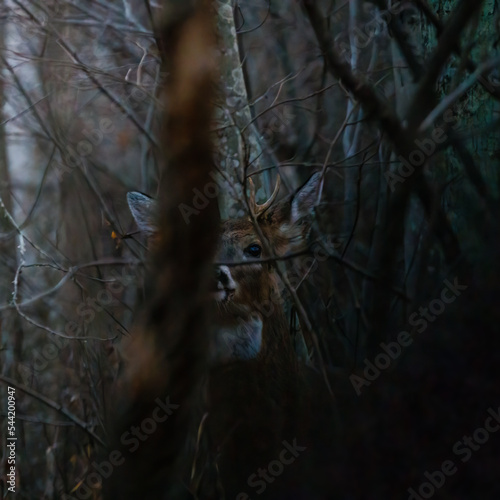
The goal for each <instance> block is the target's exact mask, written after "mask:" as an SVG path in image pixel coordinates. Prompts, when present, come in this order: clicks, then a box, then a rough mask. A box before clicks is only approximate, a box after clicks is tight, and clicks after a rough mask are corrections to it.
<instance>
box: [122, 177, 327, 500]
mask: <svg viewBox="0 0 500 500" xmlns="http://www.w3.org/2000/svg"><path fill="white" fill-rule="evenodd" d="M320 182H321V174H320V173H315V174H313V175H312V177H311V178H310V179H309V180H308V181H307V182H306V183H305V184H304V185H303V186H302V187H301V188H300V189H298V190H297V191H296V192H295V193H292V194H291V195H288V196H287V197H285V198H284V199H282V200H280V201H279V202H276V200H277V196H278V193H279V189H280V181H279V177H278V180H277V183H276V187H275V189H274V191H273V193H272V195H271V197H270V198H269V199H268V200H267V201H266V202H265V203H263V204H258V203H257V202H256V198H255V188H254V186H253V182H251V179H250V182H249V185H250V196H249V198H248V208H249V215H248V216H247V217H243V218H238V219H233V220H227V221H225V222H223V223H222V224H221V228H220V237H219V241H220V243H219V247H218V251H217V257H216V263H214V275H213V287H212V293H211V295H212V296H211V297H210V300H211V304H212V306H213V307H212V308H213V323H214V324H213V331H214V338H213V341H212V349H211V352H210V353H208V354H207V356H209V358H210V361H211V369H210V373H209V376H208V382H207V395H208V396H207V400H208V403H207V405H208V418H207V420H206V423H204V426H203V431H204V432H205V433H206V435H207V436H208V438H207V440H206V443H207V444H206V450H205V451H206V453H207V455H208V456H210V459H207V458H205V459H204V461H203V460H202V462H204V463H209V462H210V461H211V463H212V464H214V463H215V465H214V466H213V467H211V468H210V467H208V469H210V470H212V473H209V472H207V471H206V470H201V472H200V471H198V472H196V473H193V474H192V478H191V479H192V481H191V483H192V484H193V485H194V486H193V489H196V490H198V492H199V494H198V496H197V497H198V498H205V497H206V498H214V496H215V497H216V493H215V490H216V489H217V487H216V486H213V485H214V484H216V485H223V488H224V490H225V494H226V496H227V497H228V498H229V497H231V498H234V497H235V496H236V495H239V494H240V493H241V492H244V491H245V488H246V491H249V496H248V497H245V496H241V497H238V498H249V497H250V496H251V495H252V493H253V494H255V493H256V492H258V494H259V495H260V497H261V498H266V496H265V495H262V493H263V492H264V490H266V489H267V488H268V489H269V495H270V496H269V498H273V499H278V498H290V496H289V495H290V491H291V490H290V488H291V486H290V485H291V484H294V485H295V481H296V480H298V478H299V477H300V474H298V473H297V470H304V465H305V464H306V463H308V462H311V460H310V459H307V458H303V459H302V461H303V464H302V466H299V468H298V469H297V467H295V469H294V467H293V465H290V466H289V467H290V471H289V476H288V479H287V480H285V479H283V480H282V481H280V482H279V483H280V484H278V485H271V484H270V483H271V482H274V479H273V478H271V479H270V480H269V481H267V480H266V479H262V478H258V476H256V477H255V478H253V476H252V473H254V472H255V471H256V470H260V469H259V468H261V467H262V466H264V465H265V464H266V463H270V462H272V461H273V460H274V459H277V458H278V457H279V456H280V453H281V452H282V450H283V449H284V447H286V446H287V445H290V443H294V442H297V445H296V446H297V448H298V449H303V448H304V449H308V447H309V448H310V447H311V446H312V445H311V444H310V443H311V442H312V441H314V439H313V440H311V435H310V434H311V433H310V432H307V431H305V429H311V428H312V427H318V421H317V419H316V418H315V417H316V416H315V415H312V413H314V411H313V410H312V408H313V407H314V405H315V404H316V403H318V405H317V406H319V407H320V409H319V412H320V413H321V412H323V410H324V407H323V403H324V401H325V400H326V397H325V391H324V390H323V389H324V388H322V389H320V391H319V392H320V393H321V395H320V396H319V397H317V396H316V394H317V393H318V391H317V390H316V389H317V388H318V387H321V385H322V382H321V380H320V381H319V382H318V380H317V378H318V377H316V374H314V373H311V371H310V370H308V369H307V368H306V367H304V366H303V365H302V364H301V363H300V362H299V359H298V357H297V355H296V352H295V349H294V345H293V342H292V339H291V336H290V333H289V327H288V321H287V317H286V314H285V308H284V301H283V300H282V297H281V296H280V281H279V277H278V275H277V273H276V270H275V261H274V259H279V258H280V257H283V256H285V255H290V254H292V253H295V252H298V251H300V250H303V249H304V247H305V246H307V241H308V237H309V233H310V230H311V221H312V210H313V207H314V206H315V204H316V202H317V199H318V189H319V185H320ZM127 201H128V206H129V208H130V211H131V213H132V216H133V218H134V220H135V222H136V224H137V226H138V228H139V230H140V231H142V232H144V233H145V234H146V235H147V236H148V239H149V241H150V243H149V245H154V241H155V238H156V237H157V232H158V228H157V225H156V215H157V208H156V202H155V201H154V200H153V199H152V198H150V197H148V196H146V195H144V194H142V193H139V192H129V193H128V194H127ZM270 306H271V307H270ZM311 376H312V377H313V378H315V377H316V379H315V383H314V384H312V385H311V384H310V379H311ZM311 387H314V390H312V389H311ZM328 404H329V403H327V405H328ZM331 414H332V413H331V412H328V411H327V412H325V415H331ZM325 425H326V426H329V425H330V426H333V421H328V419H326V424H325V423H321V424H320V426H323V427H324V426H325ZM328 434H329V432H328ZM301 439H302V441H301ZM283 443H285V444H283ZM244 450H246V451H244ZM304 453H306V452H305V451H304ZM309 453H310V454H311V451H310V450H309ZM198 462H199V460H198ZM297 462H300V457H298V458H297ZM315 467H316V466H315ZM296 469H297V470H296ZM214 471H216V472H214ZM211 474H212V476H213V475H214V474H215V476H217V477H216V478H215V479H214V477H210V476H211ZM193 476H197V479H196V478H194V479H193ZM249 477H252V478H253V479H254V481H253V486H252V484H250V483H251V482H252V481H249ZM276 482H277V483H278V481H277V480H276ZM210 484H211V485H212V486H211V487H212V490H213V491H212V493H211V494H207V493H206V491H207V490H210V486H209V485H210ZM249 487H250V488H252V487H254V488H256V489H254V490H251V489H250V490H248V488H249ZM295 487H296V485H295V486H294V487H293V491H297V490H296V488H295ZM261 490H262V491H261ZM202 492H204V493H202ZM293 498H297V499H299V498H302V496H300V494H299V493H294V496H293ZM303 498H314V495H313V494H312V492H311V491H309V490H308V491H306V492H304V496H303Z"/></svg>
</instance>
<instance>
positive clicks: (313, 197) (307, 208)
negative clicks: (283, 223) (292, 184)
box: [289, 172, 321, 224]
mask: <svg viewBox="0 0 500 500" xmlns="http://www.w3.org/2000/svg"><path fill="white" fill-rule="evenodd" d="M320 182H321V173H320V172H316V173H315V174H313V175H312V176H311V178H310V179H309V180H308V181H307V182H306V183H305V184H304V186H302V187H301V188H300V189H299V190H298V191H297V192H296V193H295V195H294V197H293V198H292V202H291V207H290V209H291V211H290V222H289V223H290V224H296V223H297V222H298V221H300V219H303V218H304V217H306V216H308V215H311V214H312V210H313V208H314V207H315V206H316V205H317V203H318V190H319V185H320Z"/></svg>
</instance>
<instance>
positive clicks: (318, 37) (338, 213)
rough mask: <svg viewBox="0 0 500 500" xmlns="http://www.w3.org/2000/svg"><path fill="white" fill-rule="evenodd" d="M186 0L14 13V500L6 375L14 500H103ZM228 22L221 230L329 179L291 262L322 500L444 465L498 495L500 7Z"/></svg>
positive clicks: (229, 17) (4, 165)
mask: <svg viewBox="0 0 500 500" xmlns="http://www.w3.org/2000/svg"><path fill="white" fill-rule="evenodd" d="M188 3H189V2H188ZM188 3H187V4H188ZM187 4H186V5H187ZM179 5H180V3H179V2H175V1H172V2H169V1H167V0H158V1H156V0H144V1H143V0H123V1H119V0H107V1H101V0H88V1H83V0H64V1H62V0H61V1H57V0H45V1H43V2H41V1H37V0H19V1H18V0H0V68H1V72H0V103H1V106H0V124H1V126H0V370H1V374H0V395H1V396H0V401H1V407H0V426H1V429H2V431H1V434H0V435H1V439H2V451H1V453H0V457H1V462H0V464H1V469H0V497H1V498H3V497H4V496H6V495H7V483H6V475H5V474H6V471H7V468H6V467H7V448H6V445H7V441H6V437H7V435H6V432H5V431H6V428H7V419H6V416H7V387H8V386H12V387H15V388H16V404H17V407H16V432H17V437H18V440H17V465H16V466H17V488H16V490H17V494H16V498H21V499H38V498H43V499H56V498H64V495H73V496H74V497H75V498H95V499H99V498H102V484H101V482H100V480H99V479H97V480H93V481H91V482H88V481H87V477H88V476H89V474H90V473H92V472H93V471H94V466H93V465H92V464H93V463H94V462H96V461H97V462H99V460H101V458H102V456H105V455H106V453H107V452H106V451H105V450H107V449H108V448H107V446H108V445H109V442H110V439H111V438H110V435H109V433H108V431H107V429H109V426H110V425H111V424H110V422H112V414H113V411H114V410H115V409H116V408H114V403H113V401H114V399H113V398H114V396H115V392H116V387H117V385H119V383H120V377H121V375H122V373H123V366H124V363H126V361H127V360H126V359H125V358H124V355H123V345H125V344H126V343H127V342H128V339H130V337H133V335H134V333H133V332H134V331H136V330H135V329H136V328H137V326H136V327H133V325H134V324H137V323H138V322H139V323H140V322H141V318H142V316H140V314H139V313H138V311H140V310H144V307H147V303H148V297H149V295H148V289H149V288H151V287H154V284H153V283H152V281H153V280H154V273H150V272H148V265H147V264H146V265H145V262H147V261H148V257H149V256H150V252H149V251H148V250H147V243H146V240H145V238H144V237H143V235H141V234H139V233H138V232H137V227H136V226H135V224H134V222H133V220H132V216H131V214H130V212H129V210H128V207H127V202H126V193H127V192H128V191H131V190H138V191H141V192H144V193H147V194H149V195H151V196H154V197H157V198H162V196H168V193H162V192H161V189H160V188H159V186H161V181H162V178H164V177H165V175H164V167H163V158H164V155H165V148H164V146H165V141H164V140H163V135H162V134H163V129H162V120H163V115H164V110H165V109H168V106H169V97H168V94H167V96H166V97H165V96H164V94H163V93H162V92H161V89H162V88H163V86H164V84H165V81H167V82H168V78H169V72H168V70H165V68H166V67H168V65H167V66H165V64H164V63H165V58H166V57H167V59H168V51H167V52H165V47H164V45H162V43H161V40H162V39H161V36H160V35H159V34H158V33H161V27H162V26H164V25H165V23H167V24H168V22H171V19H172V16H174V17H175V15H176V12H177V11H176V9H181V10H182V8H181V7H179ZM215 10H216V11H217V12H216V13H215ZM169 16H170V17H169ZM213 19H214V25H216V31H217V39H218V44H219V45H218V55H219V66H218V72H219V74H218V75H217V78H216V82H215V84H214V88H215V90H214V97H213V102H211V106H213V109H214V117H213V120H212V128H211V132H212V139H213V145H214V152H215V154H214V162H215V174H214V175H215V177H216V179H217V182H218V185H219V186H220V187H221V189H220V193H219V196H218V199H217V201H218V207H219V211H220V214H221V217H222V218H223V219H228V218H235V217H240V216H244V215H245V210H246V208H245V204H244V198H245V197H244V194H243V183H242V181H241V180H242V178H243V177H244V176H252V178H253V179H254V182H255V184H256V187H257V198H258V199H260V200H264V199H266V198H268V197H269V195H270V194H271V192H272V190H273V187H274V185H275V183H276V178H277V175H278V173H279V175H280V178H281V191H280V197H282V196H285V195H286V194H289V193H292V192H294V190H296V189H297V188H298V187H299V186H301V185H303V184H304V183H305V182H306V181H307V180H308V179H309V178H310V176H311V175H312V174H313V173H315V172H320V173H321V175H322V178H323V181H322V184H321V196H320V198H319V199H318V203H317V205H316V207H315V209H314V213H313V219H314V224H313V231H312V235H311V242H310V243H311V245H310V248H311V252H309V254H306V255H301V256H299V257H297V258H296V259H293V260H292V259H291V260H287V261H286V262H280V263H278V267H279V269H280V272H281V273H286V275H287V276H288V277H291V276H293V278H294V280H293V287H294V290H296V293H292V294H290V293H289V292H290V290H288V291H287V289H286V288H287V287H286V286H285V287H284V291H283V293H284V296H286V297H287V302H286V310H287V313H288V317H289V319H290V330H291V332H290V333H291V334H293V336H294V338H296V339H298V340H297V341H296V345H300V347H298V348H297V356H298V357H300V358H301V359H302V360H303V361H304V362H307V363H308V364H309V365H310V366H312V367H314V369H316V370H317V371H318V372H319V373H322V374H323V375H324V376H325V378H326V379H328V380H329V383H330V384H331V385H332V386H333V388H334V392H335V391H338V392H339V393H340V394H341V396H340V397H339V396H338V395H337V400H336V403H335V404H337V407H338V408H337V409H338V413H339V418H340V419H341V420H342V421H343V427H342V429H343V430H342V434H343V436H344V437H343V441H342V449H341V450H340V451H339V458H338V462H337V464H336V465H335V466H332V472H331V475H332V484H333V483H334V484H335V493H331V492H329V493H325V496H324V498H325V499H326V498H339V499H351V498H365V499H372V498H373V499H379V498H380V499H388V498H395V499H399V498H411V493H410V492H409V490H408V489H409V488H413V489H414V490H415V491H416V492H417V494H418V495H420V496H421V498H430V496H425V495H426V494H428V493H429V491H430V490H429V489H428V490H425V488H424V489H423V490H420V492H419V488H420V487H421V485H422V484H423V483H424V482H426V481H427V482H429V479H428V477H427V476H426V475H425V473H426V472H427V473H428V474H430V473H432V472H434V471H436V470H442V464H443V462H444V461H446V460H453V461H454V463H455V464H456V465H457V470H456V472H454V473H453V474H450V475H449V476H446V481H445V483H444V485H443V486H440V487H437V486H435V485H433V483H432V481H431V486H432V488H433V490H432V494H431V496H434V497H435V498H446V499H448V498H449V499H472V498H484V499H490V498H491V499H493V498H498V494H499V493H500V487H499V486H498V481H497V479H496V477H497V473H498V458H499V453H498V452H499V449H500V434H498V433H495V432H493V431H489V432H488V433H487V438H486V439H484V433H482V432H479V431H477V430H478V429H480V428H482V429H484V428H485V421H486V420H487V419H488V417H489V416H490V415H492V414H498V412H499V407H500V390H499V385H498V382H499V373H498V370H499V366H500V350H499V348H500V340H499V335H498V331H499V329H498V324H499V320H500V317H499V314H500V307H499V306H500V301H499V299H500V293H499V286H498V279H499V273H498V255H499V250H500V248H499V245H500V239H499V229H500V228H499V224H498V216H499V208H500V206H499V196H500V177H499V172H500V170H499V167H500V153H499V152H500V144H499V141H500V134H499V120H500V115H499V111H500V52H499V42H500V39H499V36H500V35H499V33H500V5H499V3H498V1H497V0H484V1H476V2H469V1H467V0H414V1H403V2H392V1H390V0H389V1H387V0H373V1H362V0H351V1H345V0H343V1H338V0H337V1H333V0H332V1H327V0H318V1H316V2H312V1H307V0H304V1H296V0H282V1H274V0H268V1H264V0H262V1H261V0H255V1H252V2H238V1H230V0H222V1H218V2H215V4H214V13H213ZM166 54H167V55H166ZM162 60H163V63H162ZM167 62H168V61H167ZM185 64H186V65H189V64H190V61H186V62H185ZM167 153H168V152H167ZM186 227H188V225H186ZM187 230H188V229H186V231H187ZM318 249H319V250H318ZM184 250H185V251H186V252H189V251H190V249H189V248H187V249H184ZM314 250H316V252H314ZM445 288H447V289H448V290H450V292H449V293H448V292H446V293H447V295H445V297H451V295H453V296H454V297H455V298H454V300H453V301H451V299H450V302H449V303H448V302H446V301H445V300H444V299H443V289H445ZM450 294H451V295H450ZM141 304H142V309H141V308H140V305H141ZM186 307H189V304H187V303H186ZM139 328H140V327H139ZM401 332H407V333H408V337H404V338H405V339H406V342H407V345H405V346H403V348H402V349H401V354H398V355H397V356H395V359H394V360H392V361H391V362H390V365H389V366H388V367H383V368H380V367H379V369H378V372H380V373H378V374H377V373H375V372H377V369H376V368H377V366H376V365H375V368H370V366H374V365H373V364H374V363H376V361H375V360H376V359H377V356H379V355H380V353H381V352H384V349H383V347H382V345H388V344H390V343H391V342H395V341H397V340H398V336H399V335H401ZM399 338H400V339H401V337H399ZM408 338H409V339H410V340H407V339H408ZM179 356H182V353H180V354H179ZM370 369H371V370H372V371H373V372H374V374H373V375H370V373H371V372H370ZM143 370H145V371H147V370H148V366H147V365H144V366H143ZM367 370H368V372H367ZM369 377H372V379H370V378H369ZM146 378H147V377H146ZM338 380H340V382H338V383H337V381H338ZM138 383H139V384H140V382H138ZM131 398H132V399H133V397H132V396H131ZM344 400H346V401H348V402H346V403H343V401H344ZM132 404H133V403H132ZM498 421H500V417H498ZM465 436H472V439H473V444H472V445H464V447H465V448H467V447H468V448H469V449H470V450H472V451H471V453H470V457H468V459H467V460H462V458H464V457H465V456H466V455H467V454H466V452H463V453H462V454H460V453H457V449H456V443H457V442H458V441H462V440H463V439H464V437H465ZM479 442H480V444H478V443H479ZM331 445H332V446H333V447H335V443H331ZM460 449H464V448H460V447H459V450H460ZM179 453H180V452H179ZM106 456H107V455H106ZM155 466H156V465H155V462H154V460H152V462H151V464H150V469H153V468H154V467H155ZM250 472H251V471H250ZM129 480H130V481H131V484H132V483H133V482H134V481H140V478H134V477H132V476H130V477H129ZM89 484H90V485H91V486H90V487H89V486H88V485H89ZM86 495H88V496H86ZM201 497H202V496H201ZM109 498H113V497H112V496H110V497H109ZM116 498H118V496H117V497H116ZM144 498H158V497H155V496H153V495H151V496H149V497H148V496H147V495H146V493H145V494H144ZM172 498H175V497H174V496H172ZM179 498H181V497H179ZM221 498H222V497H221ZM290 498H293V497H290ZM297 498H298V497H297ZM415 498H418V497H417V496H416V497H415Z"/></svg>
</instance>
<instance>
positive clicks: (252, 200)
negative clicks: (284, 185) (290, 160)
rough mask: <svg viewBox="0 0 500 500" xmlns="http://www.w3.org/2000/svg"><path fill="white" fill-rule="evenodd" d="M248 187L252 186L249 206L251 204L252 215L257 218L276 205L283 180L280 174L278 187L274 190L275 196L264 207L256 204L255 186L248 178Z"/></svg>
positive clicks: (277, 180) (277, 182) (277, 179)
mask: <svg viewBox="0 0 500 500" xmlns="http://www.w3.org/2000/svg"><path fill="white" fill-rule="evenodd" d="M248 185H249V186H250V197H249V199H248V204H249V207H250V210H251V211H252V213H253V215H254V216H255V217H259V216H260V215H262V214H263V213H264V212H265V211H266V210H267V209H268V208H269V207H270V206H271V205H272V204H273V203H274V200H275V199H276V196H278V192H279V190H280V186H281V178H280V176H279V174H278V177H277V178H276V186H275V188H274V191H273V194H272V195H271V197H270V198H269V199H268V200H267V201H266V202H265V203H263V204H262V205H258V204H257V203H256V202H255V184H254V183H253V181H252V178H251V177H249V178H248Z"/></svg>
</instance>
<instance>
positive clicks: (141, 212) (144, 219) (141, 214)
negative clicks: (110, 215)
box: [127, 191, 158, 234]
mask: <svg viewBox="0 0 500 500" xmlns="http://www.w3.org/2000/svg"><path fill="white" fill-rule="evenodd" d="M127 202H128V206H129V208H130V211H131V212H132V216H133V217H134V220H135V222H136V223H137V226H138V227H139V229H140V230H141V231H144V232H145V233H148V234H154V233H156V232H157V229H158V228H157V225H156V215H157V214H156V201H155V200H153V198H150V197H149V196H146V195H145V194H142V193H138V192H137V191H131V192H129V193H127Z"/></svg>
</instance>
